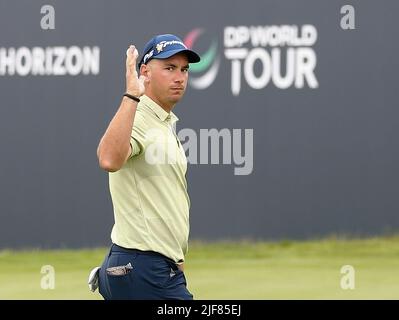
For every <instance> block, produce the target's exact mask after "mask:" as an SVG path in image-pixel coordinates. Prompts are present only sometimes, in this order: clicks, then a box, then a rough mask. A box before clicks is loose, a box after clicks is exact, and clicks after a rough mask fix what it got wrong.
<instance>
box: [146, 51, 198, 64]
mask: <svg viewBox="0 0 399 320" xmlns="http://www.w3.org/2000/svg"><path fill="white" fill-rule="evenodd" d="M178 53H185V54H186V55H187V58H188V62H189V63H196V62H200V61H201V58H200V56H199V55H198V54H196V53H195V52H194V51H192V50H189V49H176V50H169V51H165V52H161V53H159V54H157V55H156V56H154V57H152V59H167V58H170V57H171V56H173V55H175V54H178Z"/></svg>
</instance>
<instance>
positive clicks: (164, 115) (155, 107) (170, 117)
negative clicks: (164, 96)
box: [140, 95, 179, 124]
mask: <svg viewBox="0 0 399 320" xmlns="http://www.w3.org/2000/svg"><path fill="white" fill-rule="evenodd" d="M140 102H142V103H144V104H145V105H146V106H147V107H148V108H150V109H151V110H152V111H153V112H154V113H155V115H156V116H157V117H158V118H159V119H160V120H161V121H170V122H171V123H172V124H173V123H175V122H176V121H178V120H179V118H178V117H177V116H176V115H175V114H174V113H173V112H172V111H171V112H170V113H168V112H166V111H165V110H164V109H163V108H162V107H161V106H160V105H159V104H157V103H156V102H155V101H154V100H152V99H151V98H150V97H149V96H146V95H142V96H141V97H140Z"/></svg>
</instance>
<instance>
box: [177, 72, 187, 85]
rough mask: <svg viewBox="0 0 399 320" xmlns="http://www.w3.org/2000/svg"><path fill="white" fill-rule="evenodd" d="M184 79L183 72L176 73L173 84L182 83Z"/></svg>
mask: <svg viewBox="0 0 399 320" xmlns="http://www.w3.org/2000/svg"><path fill="white" fill-rule="evenodd" d="M184 79H185V74H184V73H183V72H177V74H176V76H175V82H179V83H183V82H184Z"/></svg>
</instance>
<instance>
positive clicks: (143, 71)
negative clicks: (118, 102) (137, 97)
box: [140, 64, 151, 83]
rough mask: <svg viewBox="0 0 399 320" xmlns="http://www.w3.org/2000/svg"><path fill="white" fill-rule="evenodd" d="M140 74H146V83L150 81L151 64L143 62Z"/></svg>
mask: <svg viewBox="0 0 399 320" xmlns="http://www.w3.org/2000/svg"><path fill="white" fill-rule="evenodd" d="M140 75H143V76H144V78H145V81H144V83H148V82H150V78H151V68H150V66H148V65H146V64H142V65H141V66H140Z"/></svg>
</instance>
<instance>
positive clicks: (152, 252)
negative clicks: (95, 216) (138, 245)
mask: <svg viewBox="0 0 399 320" xmlns="http://www.w3.org/2000/svg"><path fill="white" fill-rule="evenodd" d="M112 247H115V248H118V249H119V250H121V251H125V252H127V253H138V254H142V255H148V256H155V257H161V258H163V259H165V260H167V261H169V262H170V263H172V264H173V265H175V266H176V267H177V268H178V269H179V270H180V271H183V270H184V267H183V265H182V264H177V263H176V262H174V261H173V260H172V259H171V258H168V257H167V256H165V255H163V254H162V253H159V252H155V251H150V250H139V249H133V248H125V247H121V246H119V245H117V244H115V243H113V244H112Z"/></svg>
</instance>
